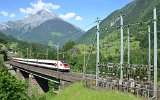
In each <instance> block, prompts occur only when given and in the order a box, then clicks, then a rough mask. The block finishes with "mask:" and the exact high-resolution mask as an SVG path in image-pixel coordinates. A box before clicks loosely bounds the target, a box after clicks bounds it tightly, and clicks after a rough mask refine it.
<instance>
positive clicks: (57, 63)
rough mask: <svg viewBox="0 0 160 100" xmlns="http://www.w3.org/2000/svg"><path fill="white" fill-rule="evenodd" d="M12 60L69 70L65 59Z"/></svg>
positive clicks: (69, 67)
mask: <svg viewBox="0 0 160 100" xmlns="http://www.w3.org/2000/svg"><path fill="white" fill-rule="evenodd" d="M13 61H14V62H18V63H22V64H28V65H32V66H37V67H43V68H50V69H54V70H59V71H70V69H71V66H70V65H68V64H67V63H66V62H65V61H60V60H43V59H24V58H13Z"/></svg>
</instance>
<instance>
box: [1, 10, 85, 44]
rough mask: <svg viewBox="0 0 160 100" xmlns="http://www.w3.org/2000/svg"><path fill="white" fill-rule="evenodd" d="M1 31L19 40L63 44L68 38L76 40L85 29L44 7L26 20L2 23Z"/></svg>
mask: <svg viewBox="0 0 160 100" xmlns="http://www.w3.org/2000/svg"><path fill="white" fill-rule="evenodd" d="M0 31H2V32H3V33H6V34H8V35H11V36H13V37H15V38H17V39H19V40H24V41H29V42H35V43H41V44H47V45H52V46H53V45H55V44H57V43H58V42H59V44H60V45H61V46H62V45H63V44H65V43H66V42H67V41H68V40H76V39H77V38H79V37H80V36H81V35H83V33H84V31H82V30H81V29H80V28H78V27H76V26H74V25H72V24H70V23H68V22H66V21H64V20H62V19H60V18H59V17H58V16H57V15H56V14H53V13H52V12H51V11H49V10H46V9H43V10H41V11H38V12H37V13H35V14H32V15H29V16H28V17H26V18H25V19H24V20H18V21H9V22H4V23H0Z"/></svg>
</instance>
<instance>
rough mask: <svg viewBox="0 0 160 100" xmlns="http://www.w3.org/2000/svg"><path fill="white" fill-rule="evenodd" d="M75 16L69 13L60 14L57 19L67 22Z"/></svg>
mask: <svg viewBox="0 0 160 100" xmlns="http://www.w3.org/2000/svg"><path fill="white" fill-rule="evenodd" d="M75 16H76V13H73V12H69V13H67V14H64V15H63V14H60V15H59V17H60V18H62V19H64V20H69V19H71V18H74V17H75Z"/></svg>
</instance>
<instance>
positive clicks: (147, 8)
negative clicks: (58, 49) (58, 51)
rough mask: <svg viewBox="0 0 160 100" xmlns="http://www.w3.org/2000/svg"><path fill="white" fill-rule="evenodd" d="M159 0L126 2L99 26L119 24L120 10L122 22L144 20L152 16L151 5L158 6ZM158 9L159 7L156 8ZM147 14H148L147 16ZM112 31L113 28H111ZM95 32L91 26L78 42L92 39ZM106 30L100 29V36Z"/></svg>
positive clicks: (94, 28) (159, 4) (86, 41)
mask: <svg viewBox="0 0 160 100" xmlns="http://www.w3.org/2000/svg"><path fill="white" fill-rule="evenodd" d="M159 6H160V1H159V0H133V1H132V2H131V3H129V4H127V5H126V6H125V7H123V8H121V9H118V10H116V11H114V12H113V13H111V14H110V15H109V16H107V17H106V18H105V19H103V20H102V21H101V23H100V29H101V28H106V27H107V28H109V27H111V26H116V25H120V18H119V15H120V14H121V12H122V13H123V14H124V17H123V18H124V24H130V23H134V22H138V21H143V20H146V19H147V18H149V17H152V16H153V15H152V13H153V7H157V8H158V7H159ZM158 10H159V9H158ZM148 15H149V16H148ZM112 31H114V30H112ZM95 34H96V27H93V28H91V29H90V30H88V31H87V32H86V34H84V35H83V36H81V37H80V38H79V39H78V41H79V42H80V43H88V42H90V41H92V40H93V39H94V37H95ZM107 35H108V34H107V32H102V31H101V30H100V36H101V38H104V37H105V36H107Z"/></svg>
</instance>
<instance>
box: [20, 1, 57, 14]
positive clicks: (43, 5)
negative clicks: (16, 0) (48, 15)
mask: <svg viewBox="0 0 160 100" xmlns="http://www.w3.org/2000/svg"><path fill="white" fill-rule="evenodd" d="M30 5H31V7H28V8H20V9H19V10H20V12H21V13H23V14H35V13H36V12H37V11H39V10H42V9H48V10H49V9H53V10H55V9H59V8H60V6H59V5H54V4H53V3H50V2H49V3H45V2H43V1H42V0H39V1H37V2H35V3H30Z"/></svg>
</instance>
